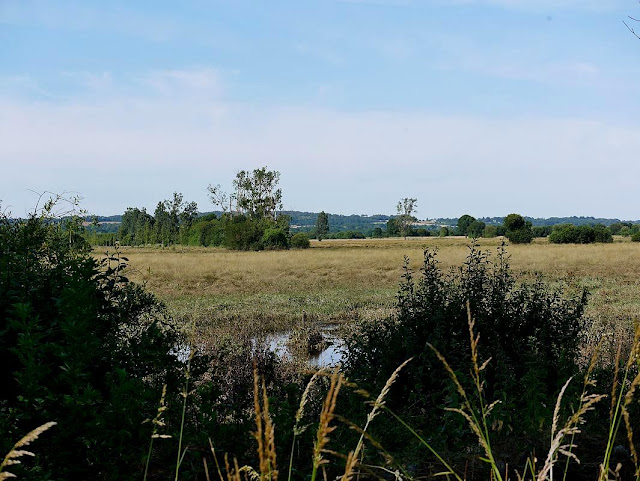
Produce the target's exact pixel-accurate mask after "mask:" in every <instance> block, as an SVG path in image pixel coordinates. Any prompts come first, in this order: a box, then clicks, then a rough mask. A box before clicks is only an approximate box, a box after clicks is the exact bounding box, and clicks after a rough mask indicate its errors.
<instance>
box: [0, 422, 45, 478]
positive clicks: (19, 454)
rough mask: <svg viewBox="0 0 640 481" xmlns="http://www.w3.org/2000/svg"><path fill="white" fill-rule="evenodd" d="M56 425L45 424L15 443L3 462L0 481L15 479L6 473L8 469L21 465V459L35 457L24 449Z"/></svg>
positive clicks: (13, 475)
mask: <svg viewBox="0 0 640 481" xmlns="http://www.w3.org/2000/svg"><path fill="white" fill-rule="evenodd" d="M55 425H56V423H55V422H48V423H45V424H43V425H42V426H39V427H37V428H35V429H34V430H33V431H30V432H29V433H27V434H26V435H25V436H24V437H22V438H21V439H20V440H19V441H18V442H17V443H15V444H14V445H13V448H11V450H10V451H9V452H8V453H7V455H6V456H5V457H4V459H3V460H2V463H0V480H3V479H9V478H15V477H16V475H15V474H13V473H11V472H9V471H6V468H7V467H9V466H15V465H17V464H21V462H22V461H21V460H20V458H23V457H25V456H31V457H33V456H35V454H34V453H33V452H32V451H27V450H26V449H23V448H25V447H27V446H28V445H29V444H31V443H32V442H33V441H35V440H36V439H38V438H39V437H40V435H41V434H42V433H44V432H45V431H47V430H48V429H51V428H52V427H53V426H55Z"/></svg>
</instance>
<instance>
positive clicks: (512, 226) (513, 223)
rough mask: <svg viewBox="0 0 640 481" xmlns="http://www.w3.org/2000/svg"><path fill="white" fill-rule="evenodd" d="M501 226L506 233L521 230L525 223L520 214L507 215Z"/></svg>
mask: <svg viewBox="0 0 640 481" xmlns="http://www.w3.org/2000/svg"><path fill="white" fill-rule="evenodd" d="M503 224H504V226H505V227H506V228H507V230H508V231H509V230H518V229H522V228H524V227H525V226H526V222H525V220H524V218H523V217H522V216H521V215H520V214H509V215H508V216H506V217H505V218H504V222H503Z"/></svg>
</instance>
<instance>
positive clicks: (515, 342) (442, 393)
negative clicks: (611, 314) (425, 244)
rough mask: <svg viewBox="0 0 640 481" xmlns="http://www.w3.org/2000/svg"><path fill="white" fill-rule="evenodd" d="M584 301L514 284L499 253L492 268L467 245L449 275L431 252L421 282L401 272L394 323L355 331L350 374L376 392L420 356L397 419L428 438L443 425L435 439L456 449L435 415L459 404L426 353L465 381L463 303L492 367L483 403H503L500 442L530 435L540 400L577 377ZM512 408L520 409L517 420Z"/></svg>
mask: <svg viewBox="0 0 640 481" xmlns="http://www.w3.org/2000/svg"><path fill="white" fill-rule="evenodd" d="M586 298H587V296H586V293H584V292H583V293H582V294H581V295H579V296H577V297H565V296H564V295H563V293H562V292H561V291H557V290H553V289H551V288H550V287H548V286H547V285H546V284H545V283H544V282H543V281H542V279H540V278H538V279H537V280H536V281H535V282H533V283H519V282H517V281H516V279H515V278H514V277H513V275H512V273H511V270H510V268H509V263H508V256H507V254H506V252H505V250H504V247H501V248H500V249H498V253H497V256H496V257H495V259H494V260H493V262H490V255H489V253H486V252H481V251H479V250H478V249H477V247H476V246H475V244H472V245H471V248H470V252H469V255H468V257H467V259H466V261H465V262H464V264H463V265H462V266H461V267H460V268H458V269H456V270H452V271H450V272H449V273H448V274H447V273H444V272H442V271H441V270H440V269H439V267H438V261H437V256H436V253H435V252H434V251H429V250H427V251H425V253H424V264H423V267H422V269H421V272H420V276H419V278H417V279H415V278H414V273H413V272H411V270H410V269H409V268H408V263H405V272H404V275H403V280H402V283H401V286H400V291H399V293H398V306H397V314H396V315H395V316H393V317H390V318H386V319H382V320H376V321H367V322H361V323H360V324H359V325H358V328H357V329H356V330H355V331H354V333H353V335H352V336H349V337H348V338H347V340H346V345H347V349H346V362H345V364H346V369H347V373H348V376H349V378H350V379H352V380H354V381H356V382H359V383H363V385H364V387H366V388H367V389H375V388H376V387H377V386H378V384H379V381H378V379H379V377H380V373H381V372H385V371H387V370H389V369H392V366H394V365H398V364H399V362H398V361H399V360H400V359H408V358H409V357H412V356H416V358H415V359H414V361H413V362H412V363H411V365H410V366H409V367H408V369H407V371H406V374H405V376H403V377H402V378H401V379H400V380H399V381H398V383H399V389H398V395H397V396H395V397H393V401H394V403H395V406H396V407H395V409H397V410H402V411H405V412H406V413H408V414H411V413H413V414H416V413H423V414H421V416H420V422H421V423H424V424H421V426H420V427H421V428H424V429H434V430H435V429H439V428H441V427H442V426H443V423H444V426H445V427H444V428H443V430H442V431H439V432H441V433H442V432H445V433H447V434H448V436H449V437H448V441H449V442H451V443H454V444H455V443H456V442H458V441H459V439H456V436H457V435H458V434H459V433H460V431H459V429H460V426H459V424H456V423H458V420H456V421H455V422H454V421H453V420H452V418H451V417H450V416H448V415H446V414H445V415H443V414H441V412H440V411H439V410H438V409H436V408H438V407H442V406H445V405H446V404H447V403H448V402H451V400H452V399H455V397H456V394H455V391H451V390H449V389H446V387H445V384H443V379H442V372H441V370H440V369H438V360H437V359H436V358H435V356H433V355H432V354H431V353H430V352H429V351H428V349H427V343H430V344H432V345H433V346H434V347H435V348H436V349H437V350H438V351H440V352H441V353H442V354H443V355H444V356H446V357H447V359H449V360H450V364H451V366H452V369H453V370H454V371H456V372H462V371H466V370H467V368H468V364H467V361H466V359H467V356H466V352H465V346H466V342H465V341H466V339H467V337H468V326H467V310H466V307H465V306H466V303H467V302H468V303H469V306H470V309H471V312H472V314H473V317H474V318H475V319H476V322H477V325H478V326H479V329H481V330H482V333H483V343H482V347H481V349H480V352H481V354H482V357H483V358H484V359H488V358H491V359H492V362H491V365H490V366H488V367H487V371H486V372H487V379H488V385H489V386H491V389H490V391H488V392H487V395H488V396H489V397H490V398H494V399H503V400H509V401H508V403H505V404H503V405H501V406H497V407H496V408H495V419H496V422H497V423H500V425H504V428H505V430H504V433H505V434H506V433H507V432H512V434H524V433H529V434H531V433H535V432H536V430H538V429H540V426H541V423H542V422H543V420H544V419H548V416H547V415H549V414H550V407H549V406H548V405H547V407H546V408H545V407H544V406H543V404H542V402H544V401H543V400H545V399H549V398H550V397H551V398H552V397H553V396H554V395H555V393H556V392H557V390H558V389H559V387H560V386H561V383H562V382H563V381H564V380H565V379H566V377H568V375H569V373H571V372H572V371H573V369H574V368H575V361H576V359H577V356H578V348H579V346H580V333H581V330H582V327H583V325H584V318H583V312H584V308H585V305H586ZM400 362H401V361H400ZM515 405H517V406H520V407H519V408H518V409H517V410H516V409H514V407H513V406H515ZM523 406H524V407H523ZM452 423H453V424H452ZM456 426H458V427H456Z"/></svg>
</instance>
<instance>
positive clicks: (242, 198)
mask: <svg viewBox="0 0 640 481" xmlns="http://www.w3.org/2000/svg"><path fill="white" fill-rule="evenodd" d="M279 181H280V172H278V171H276V170H267V167H266V166H265V167H262V168H260V169H254V170H253V171H252V172H249V171H247V170H241V171H240V172H238V173H237V174H236V178H235V179H234V180H233V187H234V188H235V200H236V202H237V206H238V210H239V211H240V212H242V213H244V214H245V215H247V216H248V217H249V218H253V219H264V218H267V219H275V214H276V210H278V209H282V190H281V189H278V188H277V186H278V182H279Z"/></svg>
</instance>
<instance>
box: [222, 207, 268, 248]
mask: <svg viewBox="0 0 640 481" xmlns="http://www.w3.org/2000/svg"><path fill="white" fill-rule="evenodd" d="M263 235H264V228H263V227H262V226H261V225H260V222H258V221H255V220H252V219H248V218H246V217H245V216H242V215H238V216H234V217H225V219H224V246H225V247H226V248H227V249H232V250H243V251H249V250H260V249H262V248H263V244H262V238H263Z"/></svg>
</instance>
